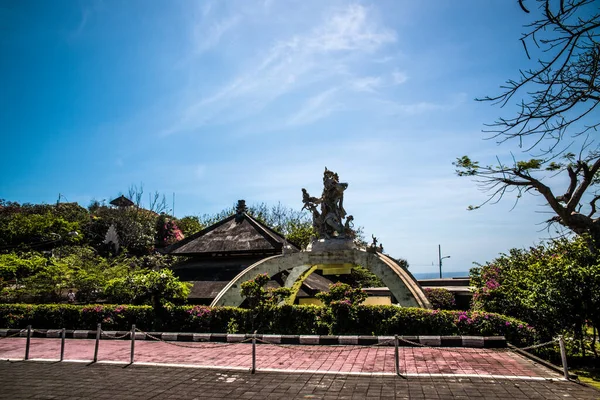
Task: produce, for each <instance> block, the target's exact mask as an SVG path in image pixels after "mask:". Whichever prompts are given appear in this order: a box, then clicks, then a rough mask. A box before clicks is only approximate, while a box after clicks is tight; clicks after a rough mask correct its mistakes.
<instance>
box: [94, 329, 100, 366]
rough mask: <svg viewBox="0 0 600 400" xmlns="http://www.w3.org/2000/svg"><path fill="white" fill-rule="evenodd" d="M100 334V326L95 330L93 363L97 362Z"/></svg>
mask: <svg viewBox="0 0 600 400" xmlns="http://www.w3.org/2000/svg"><path fill="white" fill-rule="evenodd" d="M101 334H102V324H98V327H97V328H96V347H95V348H94V362H96V361H98V346H99V345H100V335H101Z"/></svg>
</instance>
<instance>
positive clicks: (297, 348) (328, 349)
mask: <svg viewBox="0 0 600 400" xmlns="http://www.w3.org/2000/svg"><path fill="white" fill-rule="evenodd" d="M24 332H26V335H25V336H26V342H25V356H24V359H25V360H29V353H30V347H31V337H32V334H33V333H38V334H46V333H47V332H48V331H40V330H36V329H32V327H31V325H29V326H27V328H26V329H21V330H20V331H19V332H16V333H14V334H12V335H7V336H4V337H0V340H2V339H7V338H12V337H16V336H21V335H22V334H23V333H24ZM58 332H60V339H61V346H60V361H63V360H64V352H65V337H66V329H65V328H63V329H61V330H57V333H58ZM138 333H139V334H141V335H144V336H145V337H147V338H149V339H151V340H153V341H156V342H161V343H165V344H167V345H169V346H175V347H180V348H186V349H193V350H209V349H217V348H226V347H230V346H233V345H239V344H246V343H250V344H251V346H252V366H251V368H250V372H251V373H253V374H254V373H255V372H256V347H257V346H256V345H257V343H258V344H262V345H268V346H273V347H276V348H282V349H285V350H288V351H290V352H294V353H297V352H304V353H319V354H323V353H336V354H341V353H344V352H352V351H356V350H361V349H371V348H377V347H382V346H390V345H392V344H393V346H394V369H395V374H396V375H398V376H402V375H401V371H400V356H399V345H400V342H403V343H406V344H409V345H410V346H413V347H419V348H428V349H435V350H437V351H440V352H459V353H460V352H464V351H465V348H445V347H440V346H432V345H428V344H423V343H418V342H415V341H412V340H409V339H405V338H403V337H399V336H398V335H395V336H394V337H393V339H389V340H385V341H382V342H379V343H375V344H371V345H357V344H356V345H349V346H345V345H337V346H336V345H330V346H319V348H310V347H305V346H303V345H290V344H281V343H273V342H271V341H269V340H266V339H265V338H264V337H262V338H258V337H257V334H256V331H255V332H254V333H253V334H252V336H251V337H247V338H246V339H244V340H239V341H233V342H226V343H218V344H216V343H215V344H203V343H198V344H194V345H191V344H182V343H177V342H174V341H169V340H164V339H162V338H160V337H157V336H154V335H152V334H150V333H148V332H145V331H142V330H140V329H137V328H136V326H135V324H134V325H132V326H131V330H130V331H128V332H126V333H124V334H122V335H117V334H116V332H114V333H109V332H108V331H104V330H103V329H102V325H101V324H98V325H97V328H96V335H95V343H94V356H93V362H94V363H95V362H97V361H98V352H99V347H100V341H101V340H102V339H109V340H122V339H126V338H127V337H129V339H130V342H131V350H130V357H129V360H130V364H133V363H134V360H135V341H136V334H138ZM209 340H210V339H206V338H198V341H199V342H205V343H206V342H209ZM555 343H558V344H559V346H560V351H561V360H562V364H563V365H562V366H563V373H564V377H565V378H566V379H567V380H568V379H569V374H568V366H567V358H566V351H565V344H564V339H563V337H562V336H559V337H558V338H556V339H552V340H550V341H547V342H544V343H538V344H534V345H530V346H526V347H522V348H518V347H515V346H510V347H511V349H514V350H518V351H521V352H527V350H533V349H537V348H541V347H544V346H549V345H553V344H555ZM469 350H472V349H469ZM474 350H475V351H478V350H479V351H486V350H483V349H474ZM528 354H529V353H528ZM532 356H533V355H532ZM534 357H535V356H534Z"/></svg>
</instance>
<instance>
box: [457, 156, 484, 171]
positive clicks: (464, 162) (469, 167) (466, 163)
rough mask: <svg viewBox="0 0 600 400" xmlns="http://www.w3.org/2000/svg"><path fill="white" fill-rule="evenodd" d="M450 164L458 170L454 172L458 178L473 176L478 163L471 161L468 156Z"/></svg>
mask: <svg viewBox="0 0 600 400" xmlns="http://www.w3.org/2000/svg"><path fill="white" fill-rule="evenodd" d="M452 164H453V165H454V166H455V167H456V168H458V169H457V170H456V173H457V174H458V176H474V175H475V174H477V170H478V169H479V162H478V161H472V160H471V159H470V158H469V157H468V156H462V157H460V158H457V159H456V161H455V162H453V163H452Z"/></svg>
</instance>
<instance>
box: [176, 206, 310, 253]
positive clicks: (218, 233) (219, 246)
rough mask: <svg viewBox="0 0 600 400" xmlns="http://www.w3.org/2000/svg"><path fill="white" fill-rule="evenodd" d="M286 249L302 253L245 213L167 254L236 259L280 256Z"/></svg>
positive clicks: (212, 227) (202, 232)
mask: <svg viewBox="0 0 600 400" xmlns="http://www.w3.org/2000/svg"><path fill="white" fill-rule="evenodd" d="M284 246H290V247H289V248H288V250H290V251H299V249H298V247H296V246H295V245H293V244H291V243H289V242H287V241H286V240H285V239H284V237H283V236H282V235H281V234H279V233H278V232H276V231H274V230H273V229H271V228H269V227H268V226H266V225H264V224H262V223H260V222H258V221H257V220H255V219H254V218H252V217H251V216H250V215H248V214H246V213H245V212H243V213H239V214H235V215H232V216H230V217H228V218H225V219H224V220H221V221H219V222H217V223H216V224H214V225H211V226H209V227H208V228H206V229H203V230H202V231H200V232H198V233H196V234H194V235H192V236H189V237H187V238H185V239H183V240H181V241H179V242H177V243H175V244H173V245H171V246H170V247H167V248H166V249H165V252H166V253H168V254H171V255H175V256H201V257H215V256H233V255H242V254H264V255H265V256H268V255H275V254H281V253H282V250H283V247H284Z"/></svg>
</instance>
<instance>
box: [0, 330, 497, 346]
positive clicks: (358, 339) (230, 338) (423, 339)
mask: <svg viewBox="0 0 600 400" xmlns="http://www.w3.org/2000/svg"><path fill="white" fill-rule="evenodd" d="M19 332H20V333H19ZM60 333H61V330H60V329H35V331H33V330H32V334H31V336H32V337H34V338H53V339H56V338H60ZM127 333H129V332H128V331H103V335H102V339H103V340H106V339H108V340H129V336H126V337H124V338H120V339H118V337H119V336H124V335H126V334H127ZM16 334H19V335H17V337H26V336H27V331H26V330H21V329H0V338H3V337H7V336H11V335H16ZM148 335H151V336H153V337H155V338H157V339H160V340H164V341H173V342H218V343H238V342H242V341H244V340H246V339H250V338H252V335H251V334H227V333H188V332H147V334H146V333H143V332H136V334H135V339H136V340H153V339H152V338H151V337H149V336H148ZM65 337H66V338H67V339H95V338H96V331H95V330H93V331H92V330H67V331H66V333H65ZM115 337H117V338H115ZM256 338H257V339H259V340H263V341H265V342H269V343H273V344H297V345H311V346H315V345H317V346H335V345H346V346H347V345H358V346H371V345H376V344H379V345H382V346H394V337H393V336H329V335H321V336H319V335H258V334H257V335H256ZM398 338H399V339H400V340H399V343H398V345H399V346H401V347H415V346H417V345H414V344H412V343H409V342H406V341H405V340H407V341H410V342H414V343H418V344H420V345H423V346H428V347H465V348H485V349H495V348H506V347H507V343H506V338H505V337H504V336H398Z"/></svg>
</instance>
